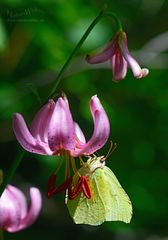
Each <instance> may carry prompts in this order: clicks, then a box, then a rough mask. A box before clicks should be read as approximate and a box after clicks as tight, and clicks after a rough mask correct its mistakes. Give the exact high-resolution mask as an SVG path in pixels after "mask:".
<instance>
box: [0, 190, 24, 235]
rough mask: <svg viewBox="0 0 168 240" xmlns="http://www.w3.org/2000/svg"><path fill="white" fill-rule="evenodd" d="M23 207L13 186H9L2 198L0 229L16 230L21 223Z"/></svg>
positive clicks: (0, 200)
mask: <svg viewBox="0 0 168 240" xmlns="http://www.w3.org/2000/svg"><path fill="white" fill-rule="evenodd" d="M20 218H21V208H20V205H19V203H18V201H17V198H16V195H15V193H14V192H13V191H12V188H11V186H9V185H8V186H7V188H6V189H5V190H4V192H3V194H2V196H1V198H0V229H1V228H2V229H5V230H7V231H9V232H10V231H15V229H17V228H18V226H19V224H20Z"/></svg>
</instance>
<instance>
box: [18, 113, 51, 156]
mask: <svg viewBox="0 0 168 240" xmlns="http://www.w3.org/2000/svg"><path fill="white" fill-rule="evenodd" d="M13 130H14V133H15V135H16V138H17V140H18V142H19V143H20V144H21V146H22V147H23V148H24V149H25V150H27V151H28V152H32V153H37V154H42V155H46V154H47V155H52V151H51V150H50V148H49V146H48V144H46V143H43V142H42V141H40V140H38V139H35V138H34V137H33V136H32V135H31V133H30V131H29V130H28V128H27V126H26V123H25V121H24V119H23V117H22V115H21V114H19V113H15V114H14V116H13Z"/></svg>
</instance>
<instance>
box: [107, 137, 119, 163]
mask: <svg viewBox="0 0 168 240" xmlns="http://www.w3.org/2000/svg"><path fill="white" fill-rule="evenodd" d="M116 148H117V143H113V142H112V140H111V141H110V148H109V150H108V153H107V155H106V156H105V159H107V158H109V157H110V155H111V154H112V153H113V152H114V150H115V149H116Z"/></svg>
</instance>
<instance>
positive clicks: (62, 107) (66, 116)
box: [48, 97, 75, 152]
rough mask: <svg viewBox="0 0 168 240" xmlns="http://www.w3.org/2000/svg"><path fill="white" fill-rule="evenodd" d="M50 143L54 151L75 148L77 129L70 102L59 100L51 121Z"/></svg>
mask: <svg viewBox="0 0 168 240" xmlns="http://www.w3.org/2000/svg"><path fill="white" fill-rule="evenodd" d="M48 141H49V146H50V148H51V150H52V151H55V152H57V151H59V150H60V149H61V148H62V149H65V150H72V149H74V148H75V128H74V122H73V119H72V115H71V112H70V109H69V104H68V100H65V99H63V98H61V97H60V98H59V99H58V100H57V102H56V104H55V108H54V111H53V114H52V117H51V120H50V124H49V130H48Z"/></svg>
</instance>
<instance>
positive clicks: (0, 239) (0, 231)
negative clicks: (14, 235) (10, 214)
mask: <svg viewBox="0 0 168 240" xmlns="http://www.w3.org/2000/svg"><path fill="white" fill-rule="evenodd" d="M0 240H4V236H3V230H2V229H0Z"/></svg>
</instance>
